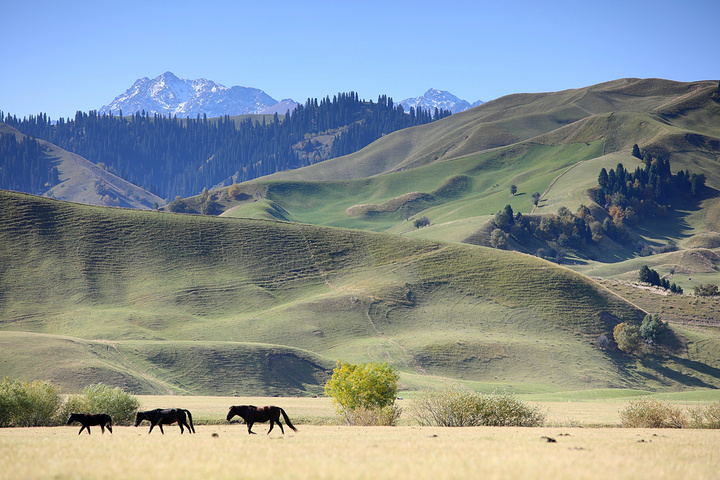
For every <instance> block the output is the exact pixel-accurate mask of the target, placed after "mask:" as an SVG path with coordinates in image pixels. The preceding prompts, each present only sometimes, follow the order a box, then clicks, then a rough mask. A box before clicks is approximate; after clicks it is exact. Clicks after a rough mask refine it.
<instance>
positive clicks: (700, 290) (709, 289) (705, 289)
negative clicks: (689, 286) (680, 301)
mask: <svg viewBox="0 0 720 480" xmlns="http://www.w3.org/2000/svg"><path fill="white" fill-rule="evenodd" d="M693 290H694V291H695V295H696V296H698V297H715V296H717V295H720V292H719V291H718V286H717V285H713V284H712V283H701V284H699V285H695V287H694V289H693Z"/></svg>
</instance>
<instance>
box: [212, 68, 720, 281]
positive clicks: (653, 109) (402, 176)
mask: <svg viewBox="0 0 720 480" xmlns="http://www.w3.org/2000/svg"><path fill="white" fill-rule="evenodd" d="M719 119H720V102H719V101H718V84H717V82H716V81H707V82H692V83H682V82H672V81H667V80H660V79H621V80H616V81H612V82H607V83H603V84H599V85H594V86H590V87H585V88H580V89H574V90H567V91H562V92H552V93H537V94H518V95H509V96H507V97H503V98H500V99H497V100H494V101H491V102H488V103H485V104H483V105H481V106H479V107H477V108H474V109H472V110H469V111H466V112H462V113H460V114H456V115H452V116H451V117H448V118H445V119H442V120H440V121H437V122H434V123H432V124H428V125H423V126H419V127H414V128H410V129H406V130H402V131H399V132H395V133H393V134H391V135H387V136H385V137H383V138H382V139H380V140H378V141H376V142H374V143H373V144H372V145H370V146H368V147H367V148H365V149H363V150H361V151H359V152H356V153H354V154H352V155H348V156H345V157H341V158H337V159H333V160H329V161H326V162H322V163H318V164H316V165H312V166H309V167H306V168H303V169H299V170H293V171H286V172H280V173H277V174H274V175H270V176H267V177H264V178H262V179H258V180H256V181H253V182H249V183H247V184H242V185H241V186H240V190H241V191H242V192H244V193H243V194H241V195H239V196H238V197H237V198H235V199H231V200H229V201H227V202H226V203H225V204H224V208H225V212H224V213H223V216H231V217H235V218H266V219H281V220H289V221H297V222H305V223H311V224H315V225H325V226H338V227H346V228H355V229H361V230H366V231H376V232H386V233H393V234H399V235H404V236H409V237H413V238H425V239H430V240H434V241H448V242H469V243H478V244H483V245H489V244H490V242H489V236H490V230H491V229H489V228H488V222H489V221H490V220H491V219H492V218H493V217H492V216H493V215H494V214H495V213H497V212H498V211H500V210H501V209H503V208H504V207H505V205H510V206H511V207H512V209H513V211H514V212H516V213H517V212H520V213H522V214H523V215H527V214H531V213H534V214H546V213H555V212H556V211H557V210H558V209H559V208H560V207H567V208H568V209H570V210H571V211H572V212H574V211H576V209H577V208H578V207H579V206H580V205H587V206H589V207H590V208H591V209H592V210H593V213H594V214H596V216H597V217H598V219H599V221H600V222H602V220H603V218H605V217H607V216H608V213H607V212H606V211H603V210H602V208H601V207H600V206H599V205H597V204H595V203H594V201H593V200H592V199H591V197H590V196H589V195H588V189H591V188H594V187H596V186H597V178H598V173H599V172H600V170H601V169H603V168H605V169H607V170H610V169H613V168H615V167H616V165H618V164H619V163H622V164H623V165H624V166H625V168H626V169H627V170H628V171H633V170H635V168H636V167H638V166H643V163H642V161H641V160H640V159H638V158H636V157H634V156H632V155H631V152H632V147H633V145H635V144H637V145H639V147H640V148H641V150H642V151H643V152H647V153H649V154H651V155H653V156H654V157H656V158H657V157H662V158H665V159H667V160H668V161H669V162H670V163H671V168H672V170H673V171H674V172H677V171H679V170H681V169H685V170H689V171H691V172H692V173H697V174H702V175H704V176H705V178H706V184H705V185H706V188H705V191H704V194H703V196H702V197H701V198H700V199H699V200H694V201H692V202H689V201H675V202H673V205H671V206H670V207H671V211H670V213H669V214H668V215H666V216H664V217H655V218H647V219H645V220H643V222H642V223H641V224H640V225H639V226H637V228H633V231H632V235H633V236H634V238H635V240H634V243H633V242H631V243H629V244H627V245H621V244H619V243H616V242H613V241H610V240H609V239H604V240H603V241H602V242H601V243H600V244H599V245H597V246H594V247H592V248H590V249H588V251H586V252H583V253H581V254H580V255H579V258H576V259H575V263H576V264H577V269H578V270H580V271H583V272H589V271H593V272H595V274H597V275H600V273H599V272H604V271H608V269H607V268H606V267H604V265H607V264H613V266H612V267H611V268H612V269H613V270H614V271H618V272H620V273H619V274H620V275H624V276H632V275H634V274H635V273H636V271H637V268H638V266H635V263H637V262H633V260H634V259H635V258H636V257H637V256H638V251H639V248H637V246H636V245H637V244H638V243H641V242H642V243H643V244H646V245H649V246H651V247H660V246H662V245H665V244H667V243H668V242H674V243H675V244H677V245H678V246H679V247H680V248H683V249H685V248H697V247H703V248H717V246H718V245H717V244H716V242H714V241H713V239H714V238H715V236H716V235H717V233H716V232H718V231H720V195H718V192H719V191H720V170H718V169H717V162H718V160H720V121H719ZM511 185H516V186H517V193H516V194H515V195H511V193H510V187H511ZM536 192H537V193H539V194H541V197H540V202H539V204H538V206H537V207H535V206H534V205H533V201H532V195H533V194H534V193H536ZM420 217H427V218H428V219H429V220H430V226H428V227H424V228H419V229H418V228H416V227H415V225H414V220H415V219H418V218H420ZM708 242H709V243H708ZM543 246H545V245H543V244H541V243H538V242H535V243H531V244H530V245H529V246H528V247H526V248H525V249H524V250H523V251H526V252H527V253H533V254H534V253H535V251H536V249H538V248H539V247H543ZM515 247H517V245H515ZM573 255H574V254H573ZM625 261H629V263H627V264H626V265H623V263H624V262H625ZM570 264H572V259H571V262H570ZM677 267H678V265H674V266H673V265H669V266H668V267H667V271H668V272H669V271H670V270H673V271H679V269H678V268H677ZM573 268H575V267H573ZM695 273H700V272H697V271H694V270H688V271H687V275H685V276H678V277H677V278H676V281H677V282H678V285H681V286H682V287H683V288H685V289H686V290H692V288H693V287H694V285H696V284H697V283H698V282H699V281H700V278H701V277H697V276H694V274H695ZM702 280H703V281H706V280H707V279H706V277H702ZM714 281H715V282H720V278H719V279H714Z"/></svg>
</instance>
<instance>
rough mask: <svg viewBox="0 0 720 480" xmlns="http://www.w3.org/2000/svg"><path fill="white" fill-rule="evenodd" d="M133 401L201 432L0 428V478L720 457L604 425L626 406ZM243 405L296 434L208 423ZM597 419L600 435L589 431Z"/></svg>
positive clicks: (562, 475)
mask: <svg viewBox="0 0 720 480" xmlns="http://www.w3.org/2000/svg"><path fill="white" fill-rule="evenodd" d="M688 398H690V397H688ZM703 398H704V396H703ZM140 399H141V403H142V404H143V408H145V407H147V408H151V407H154V406H157V405H170V404H172V405H176V406H183V407H187V408H189V409H190V410H191V411H193V413H194V417H195V418H197V419H198V421H199V424H198V425H197V433H196V434H195V435H188V434H187V433H186V434H183V435H180V432H179V429H178V428H177V427H176V426H174V425H171V426H168V427H166V428H165V435H161V434H160V433H159V432H155V431H154V432H153V433H152V434H151V435H148V433H147V431H148V429H149V426H148V425H147V423H144V424H142V425H141V426H140V427H137V428H135V427H132V426H116V427H115V428H114V433H113V434H112V435H110V434H108V433H106V434H105V435H100V432H99V431H97V428H96V431H94V432H93V434H92V435H86V434H85V433H83V434H82V435H78V434H77V431H78V430H79V426H77V425H73V426H62V427H48V428H45V427H43V428H5V429H0V478H2V479H6V478H7V479H11V478H12V479H16V478H27V479H34V478H56V479H69V478H150V479H153V478H163V479H174V478H178V479H179V478H199V477H204V478H214V479H215V478H248V479H254V478H293V479H294V478H297V479H303V478H312V479H324V478H327V479H331V478H343V479H362V478H373V479H375V478H414V479H424V478H488V479H517V478H539V479H544V478H553V479H599V478H606V477H607V476H608V475H611V476H612V477H613V478H616V479H637V478H656V479H678V478H693V479H710V478H717V465H718V462H719V461H720V458H719V457H720V454H719V453H718V451H719V448H718V447H720V431H717V430H690V429H682V430H676V429H625V428H617V427H614V428H613V427H611V426H612V425H613V424H615V425H617V422H619V411H620V410H621V409H622V408H623V406H624V405H625V402H624V401H623V400H622V399H617V398H615V399H610V400H607V401H603V400H597V401H571V402H539V405H541V406H542V408H544V409H546V411H547V412H548V422H547V426H544V427H537V428H516V427H466V428H442V427H418V426H415V425H411V424H402V425H400V426H397V427H348V426H342V425H337V424H335V425H332V424H325V425H322V424H321V423H323V422H324V421H326V422H327V423H332V422H337V419H336V417H334V413H333V409H332V405H331V403H330V400H329V399H327V398H315V399H313V398H238V397H177V396H173V397H164V396H160V397H155V396H147V397H140ZM245 402H248V403H255V404H264V403H275V404H279V405H281V406H283V408H285V409H286V410H287V411H288V414H289V415H290V418H291V420H293V423H294V424H295V425H296V426H297V427H298V432H297V433H294V432H292V431H290V430H289V429H286V433H285V435H282V434H281V433H280V432H279V430H277V428H276V429H274V430H273V432H272V433H271V434H270V435H265V433H266V432H267V424H258V425H256V426H255V427H254V428H253V431H255V432H257V433H258V434H257V435H248V434H247V431H246V428H245V426H244V425H242V424H237V423H232V424H228V423H226V422H224V421H223V422H221V423H217V424H215V423H210V424H204V423H205V422H206V421H207V422H214V421H215V420H219V419H220V418H221V417H223V416H224V412H225V411H226V410H227V407H228V406H229V405H231V404H241V403H245ZM399 403H400V405H402V406H403V407H406V406H407V405H408V400H399ZM598 419H600V420H601V421H602V423H605V424H606V428H590V427H589V426H588V425H590V424H591V423H592V422H594V421H597V420H598ZM548 438H549V439H553V440H555V441H554V442H551V441H548Z"/></svg>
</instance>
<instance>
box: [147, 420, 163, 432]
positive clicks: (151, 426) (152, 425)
mask: <svg viewBox="0 0 720 480" xmlns="http://www.w3.org/2000/svg"><path fill="white" fill-rule="evenodd" d="M154 427H155V424H154V423H152V422H150V430H149V431H148V435H150V433H151V432H152V429H153V428H154ZM160 430H162V427H160Z"/></svg>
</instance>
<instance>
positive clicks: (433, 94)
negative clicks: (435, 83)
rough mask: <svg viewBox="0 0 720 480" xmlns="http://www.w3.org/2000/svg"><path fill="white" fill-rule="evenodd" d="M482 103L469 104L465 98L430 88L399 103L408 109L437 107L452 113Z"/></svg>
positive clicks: (433, 108) (431, 108)
mask: <svg viewBox="0 0 720 480" xmlns="http://www.w3.org/2000/svg"><path fill="white" fill-rule="evenodd" d="M482 103H483V102H481V101H479V100H478V101H477V102H475V103H473V104H470V102H468V101H467V100H462V99H460V98H458V97H456V96H455V95H453V94H452V93H450V92H448V91H445V90H438V89H437V88H430V89H428V90H427V91H426V92H425V93H424V94H423V95H421V96H419V97H414V98H406V99H405V100H403V101H401V102H400V105H402V106H403V108H404V109H405V110H409V109H410V107H415V108H422V109H425V110H431V111H433V110H435V109H436V108H438V109H440V110H450V111H451V112H452V113H458V112H462V111H465V110H467V109H469V108H473V107H477V106H478V105H481V104H482Z"/></svg>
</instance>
